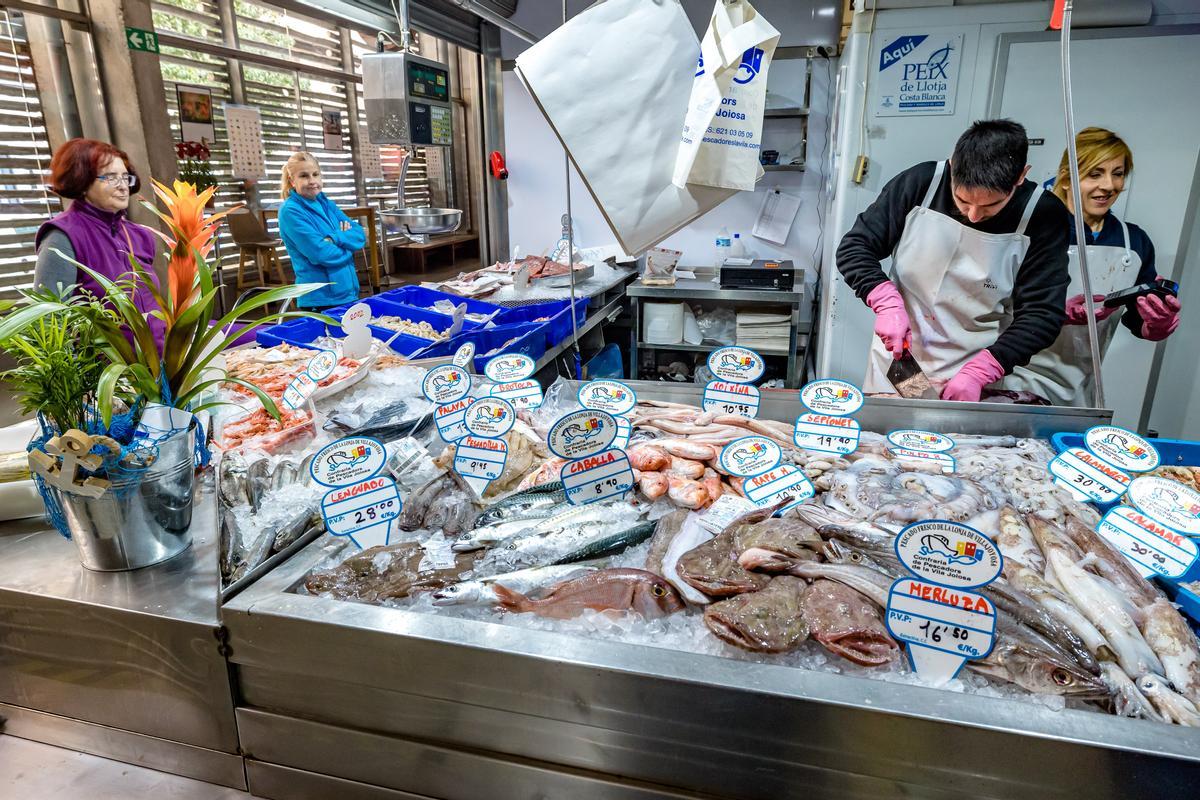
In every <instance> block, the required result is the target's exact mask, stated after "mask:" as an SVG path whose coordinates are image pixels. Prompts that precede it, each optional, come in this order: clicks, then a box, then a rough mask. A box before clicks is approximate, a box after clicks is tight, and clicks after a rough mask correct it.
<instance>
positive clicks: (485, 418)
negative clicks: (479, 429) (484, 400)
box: [475, 405, 508, 422]
mask: <svg viewBox="0 0 1200 800" xmlns="http://www.w3.org/2000/svg"><path fill="white" fill-rule="evenodd" d="M507 416H508V411H506V410H505V409H503V408H501V407H500V406H490V405H480V406H478V407H477V408H476V409H475V419H476V420H477V421H479V422H503V421H504V420H505V418H506V417H507Z"/></svg>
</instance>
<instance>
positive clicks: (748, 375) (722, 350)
mask: <svg viewBox="0 0 1200 800" xmlns="http://www.w3.org/2000/svg"><path fill="white" fill-rule="evenodd" d="M766 368H767V365H766V363H765V362H764V361H763V359H762V356H760V355H759V354H758V353H756V352H754V351H753V350H751V349H750V348H748V347H736V346H735V347H719V348H717V349H716V350H713V351H712V352H711V353H709V354H708V371H709V372H711V373H712V374H713V375H716V376H717V377H718V378H719V379H721V380H724V381H730V382H731V383H754V382H755V381H756V380H758V379H759V378H761V377H762V376H763V372H765V371H766Z"/></svg>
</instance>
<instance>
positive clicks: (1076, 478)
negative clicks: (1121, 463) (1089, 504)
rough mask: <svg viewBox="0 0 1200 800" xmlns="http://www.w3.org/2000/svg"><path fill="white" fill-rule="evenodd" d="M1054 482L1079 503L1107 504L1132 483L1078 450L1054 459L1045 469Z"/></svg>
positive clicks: (1092, 456) (1102, 461) (1098, 460)
mask: <svg viewBox="0 0 1200 800" xmlns="http://www.w3.org/2000/svg"><path fill="white" fill-rule="evenodd" d="M1048 469H1049V470H1050V474H1051V475H1053V476H1054V482H1055V483H1057V484H1058V485H1059V486H1063V487H1066V488H1067V489H1068V490H1069V491H1070V492H1071V494H1073V495H1075V497H1076V498H1077V499H1079V500H1083V501H1088V500H1092V501H1095V502H1097V503H1111V502H1112V501H1114V500H1116V499H1117V498H1118V497H1120V496H1121V495H1122V494H1124V493H1125V489H1126V488H1128V487H1129V484H1130V482H1131V481H1132V480H1133V479H1132V478H1131V477H1130V476H1128V475H1126V474H1125V473H1124V472H1122V471H1121V470H1119V469H1117V468H1116V467H1114V466H1112V465H1111V464H1109V463H1108V462H1107V461H1105V460H1104V459H1102V458H1097V457H1096V456H1095V455H1093V454H1092V453H1089V452H1088V451H1087V450H1084V449H1083V448H1082V447H1072V448H1071V449H1070V450H1065V451H1063V452H1061V453H1059V454H1058V455H1057V456H1055V457H1054V460H1052V461H1051V462H1050V466H1049V467H1048Z"/></svg>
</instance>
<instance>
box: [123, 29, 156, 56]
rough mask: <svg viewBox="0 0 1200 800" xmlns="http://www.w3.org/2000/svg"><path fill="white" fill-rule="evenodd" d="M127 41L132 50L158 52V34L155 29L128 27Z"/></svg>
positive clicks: (126, 31)
mask: <svg viewBox="0 0 1200 800" xmlns="http://www.w3.org/2000/svg"><path fill="white" fill-rule="evenodd" d="M125 43H126V44H128V45H129V49H130V50H142V51H144V52H146V53H157V52H158V35H157V34H156V33H155V32H154V31H144V30H142V29H141V28H130V27H126V28H125Z"/></svg>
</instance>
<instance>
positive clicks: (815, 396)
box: [800, 379, 866, 417]
mask: <svg viewBox="0 0 1200 800" xmlns="http://www.w3.org/2000/svg"><path fill="white" fill-rule="evenodd" d="M800 402H801V403H802V404H803V405H804V407H805V408H807V409H808V410H809V411H811V412H813V413H814V414H831V415H833V416H839V417H844V416H848V415H850V414H853V413H854V412H856V411H858V410H859V409H860V408H862V407H863V403H865V402H866V398H865V397H864V396H863V393H862V389H859V388H858V387H857V386H855V385H854V384H853V383H847V382H846V381H837V380H833V379H825V380H819V381H810V382H809V383H806V384H804V388H803V389H801V390H800Z"/></svg>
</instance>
